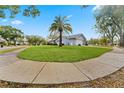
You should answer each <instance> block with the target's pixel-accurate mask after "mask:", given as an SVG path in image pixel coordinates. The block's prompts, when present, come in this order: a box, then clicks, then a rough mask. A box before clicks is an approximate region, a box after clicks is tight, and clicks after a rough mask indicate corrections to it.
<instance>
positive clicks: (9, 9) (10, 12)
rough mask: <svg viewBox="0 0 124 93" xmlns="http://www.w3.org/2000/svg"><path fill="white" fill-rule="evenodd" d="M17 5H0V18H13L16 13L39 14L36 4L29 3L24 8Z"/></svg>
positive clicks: (33, 15) (25, 14)
mask: <svg viewBox="0 0 124 93" xmlns="http://www.w3.org/2000/svg"><path fill="white" fill-rule="evenodd" d="M20 8H21V6H19V5H0V18H6V17H8V16H9V17H10V18H14V17H15V16H16V15H17V14H18V13H22V15H24V16H27V17H29V16H32V17H36V16H39V15H40V11H39V10H38V9H37V8H36V6H33V5H29V6H27V7H26V8H25V9H24V10H21V9H20Z"/></svg>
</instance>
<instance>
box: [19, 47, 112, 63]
mask: <svg viewBox="0 0 124 93" xmlns="http://www.w3.org/2000/svg"><path fill="white" fill-rule="evenodd" d="M111 50H112V49H111V48H99V47H83V46H63V47H58V46H39V47H38V46H34V47H30V48H28V49H26V50H24V51H22V52H20V53H19V54H18V57H19V58H22V59H27V60H34V61H41V62H76V61H81V60H86V59H90V58H94V57H98V56H100V55H102V54H103V53H105V52H108V51H111Z"/></svg>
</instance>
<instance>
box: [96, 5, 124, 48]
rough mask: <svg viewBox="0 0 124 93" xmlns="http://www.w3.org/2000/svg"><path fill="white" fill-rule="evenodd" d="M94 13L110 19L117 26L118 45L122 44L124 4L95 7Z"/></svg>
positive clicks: (123, 41) (123, 42) (123, 38)
mask: <svg viewBox="0 0 124 93" xmlns="http://www.w3.org/2000/svg"><path fill="white" fill-rule="evenodd" d="M95 15H96V16H106V17H107V18H110V19H111V21H112V23H113V24H115V25H116V27H117V30H118V36H119V39H120V46H124V6H120V5H116V6H115V5H114V6H113V5H111V6H110V5H109V6H100V9H96V11H95Z"/></svg>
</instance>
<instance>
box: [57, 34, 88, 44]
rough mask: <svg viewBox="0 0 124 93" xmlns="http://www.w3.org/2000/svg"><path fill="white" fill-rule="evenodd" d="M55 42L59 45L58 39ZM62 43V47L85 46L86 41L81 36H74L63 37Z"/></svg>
mask: <svg viewBox="0 0 124 93" xmlns="http://www.w3.org/2000/svg"><path fill="white" fill-rule="evenodd" d="M55 42H56V43H57V44H59V38H58V39H57V40H56V41H55ZM62 43H63V44H64V45H86V44H87V41H86V38H85V36H84V35H83V34H75V35H70V36H63V38H62Z"/></svg>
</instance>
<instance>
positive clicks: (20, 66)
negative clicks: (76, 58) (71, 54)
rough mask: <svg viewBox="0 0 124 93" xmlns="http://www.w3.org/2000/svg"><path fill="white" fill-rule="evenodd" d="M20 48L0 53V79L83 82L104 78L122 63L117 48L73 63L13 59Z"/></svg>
mask: <svg viewBox="0 0 124 93" xmlns="http://www.w3.org/2000/svg"><path fill="white" fill-rule="evenodd" d="M21 50H22V49H21ZM21 50H18V51H14V52H11V53H7V54H4V55H0V80H5V81H11V82H20V83H33V84H60V83H72V82H83V81H90V80H94V79H96V78H100V77H104V76H106V75H108V74H111V73H113V72H115V71H117V70H118V69H120V68H121V67H123V66H124V53H123V50H122V49H119V48H114V50H113V51H112V52H109V53H105V54H103V55H102V56H100V57H98V58H94V59H90V60H86V61H80V62H77V63H54V62H53V63H49V62H34V61H29V60H21V59H18V58H16V55H17V54H18V52H20V51H21Z"/></svg>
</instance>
